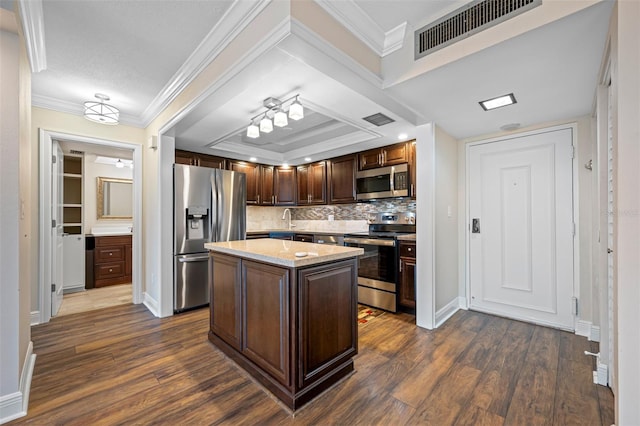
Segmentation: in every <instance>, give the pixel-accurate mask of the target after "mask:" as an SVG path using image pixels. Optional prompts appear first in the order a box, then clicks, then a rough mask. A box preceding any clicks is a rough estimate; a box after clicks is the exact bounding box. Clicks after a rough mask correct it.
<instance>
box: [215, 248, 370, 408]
mask: <svg viewBox="0 0 640 426" xmlns="http://www.w3.org/2000/svg"><path fill="white" fill-rule="evenodd" d="M211 258H212V262H210V265H211V266H210V267H211V268H212V277H213V280H212V282H213V284H212V289H213V291H212V292H211V297H212V299H211V304H210V309H211V317H210V318H211V324H210V332H209V340H210V341H211V342H212V343H213V344H215V345H216V346H217V347H218V348H220V349H221V350H222V351H223V352H225V353H226V354H227V355H228V356H229V357H230V358H232V359H233V360H234V361H235V362H237V363H238V364H239V365H240V366H241V367H243V368H244V369H245V370H246V371H247V372H248V373H249V374H251V375H252V376H253V377H254V378H255V379H256V380H258V381H259V382H260V383H261V384H262V385H263V386H265V387H266V388H267V389H269V391H270V392H272V393H273V394H274V395H275V396H277V397H278V398H279V399H280V400H282V402H284V403H285V404H286V405H287V406H288V407H289V408H291V409H294V410H295V409H296V408H299V407H300V406H302V405H303V404H305V403H306V402H309V401H310V400H311V399H313V398H314V397H315V396H317V395H318V394H320V393H322V392H323V391H324V390H326V389H327V388H328V387H330V386H331V385H332V384H333V383H335V382H337V381H338V380H340V378H342V377H344V376H346V375H347V374H349V373H350V372H351V371H353V360H352V359H351V358H352V357H353V356H354V355H356V354H357V351H358V336H357V263H356V259H355V258H353V259H348V260H340V261H336V262H333V263H327V264H321V265H315V266H308V267H301V268H287V267H283V266H279V265H273V264H266V263H262V262H258V261H254V260H250V259H244V258H239V257H235V256H230V255H226V254H218V253H213V254H212V255H211Z"/></svg>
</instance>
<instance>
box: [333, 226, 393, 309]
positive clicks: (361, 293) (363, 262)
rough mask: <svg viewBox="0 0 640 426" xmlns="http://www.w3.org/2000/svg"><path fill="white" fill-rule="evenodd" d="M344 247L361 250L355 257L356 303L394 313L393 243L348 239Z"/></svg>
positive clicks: (357, 238) (359, 238) (373, 239)
mask: <svg viewBox="0 0 640 426" xmlns="http://www.w3.org/2000/svg"><path fill="white" fill-rule="evenodd" d="M344 244H345V245H346V246H350V247H359V248H362V249H364V254H363V255H361V256H359V257H358V302H360V303H364V304H365V305H369V306H374V307H378V308H382V309H386V310H387V311H391V312H396V306H397V305H396V294H397V291H396V281H397V280H396V277H397V273H396V270H397V269H396V268H397V267H396V259H397V257H398V254H397V250H396V240H395V239H394V238H391V239H389V238H369V237H368V236H355V235H352V236H346V237H345V238H344Z"/></svg>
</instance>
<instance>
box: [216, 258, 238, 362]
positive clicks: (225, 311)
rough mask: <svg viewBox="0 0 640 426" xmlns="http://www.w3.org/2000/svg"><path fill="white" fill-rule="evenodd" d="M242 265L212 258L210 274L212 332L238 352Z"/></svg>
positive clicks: (225, 259) (231, 260)
mask: <svg viewBox="0 0 640 426" xmlns="http://www.w3.org/2000/svg"><path fill="white" fill-rule="evenodd" d="M241 266H242V261H241V259H239V258H237V257H231V256H224V255H217V254H215V255H212V261H211V262H210V268H211V271H210V272H209V274H210V277H211V283H212V291H211V293H210V295H209V297H210V300H209V309H210V321H211V323H210V327H211V332H212V333H214V334H215V335H216V336H218V337H220V338H221V339H222V340H224V341H225V342H227V343H228V344H229V345H231V346H233V347H234V348H236V349H237V350H241V344H242V330H241V324H242V301H241V287H242V268H241Z"/></svg>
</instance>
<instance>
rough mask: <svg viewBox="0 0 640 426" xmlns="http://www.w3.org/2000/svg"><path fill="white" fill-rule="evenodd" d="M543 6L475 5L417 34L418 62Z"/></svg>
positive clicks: (517, 2)
mask: <svg viewBox="0 0 640 426" xmlns="http://www.w3.org/2000/svg"><path fill="white" fill-rule="evenodd" d="M541 4H542V0H483V1H474V2H472V3H471V4H469V5H467V6H464V7H462V8H460V9H458V10H456V11H455V12H453V13H450V14H448V15H446V16H444V17H442V18H440V19H438V20H437V21H435V22H433V23H431V24H429V25H426V26H424V27H422V28H420V29H419V30H418V31H416V32H415V59H416V60H417V59H420V58H422V57H423V56H426V55H428V54H429V53H433V52H435V51H436V50H439V49H442V48H443V47H446V46H448V45H450V44H452V43H455V42H456V41H458V40H462V39H463V38H466V37H469V36H471V35H473V34H475V33H478V32H480V31H482V30H484V29H487V28H489V27H493V26H494V25H497V24H499V23H501V22H503V21H506V20H507V19H510V18H513V17H514V16H517V15H519V14H521V13H523V12H526V11H527V10H530V9H533V8H534V7H537V6H540V5H541Z"/></svg>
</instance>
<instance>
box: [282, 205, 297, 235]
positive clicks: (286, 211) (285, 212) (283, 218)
mask: <svg viewBox="0 0 640 426" xmlns="http://www.w3.org/2000/svg"><path fill="white" fill-rule="evenodd" d="M287 213H289V227H288V228H287V229H289V230H291V228H295V227H296V226H295V225H292V224H291V210H290V209H284V213H282V220H285V217H287Z"/></svg>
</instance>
